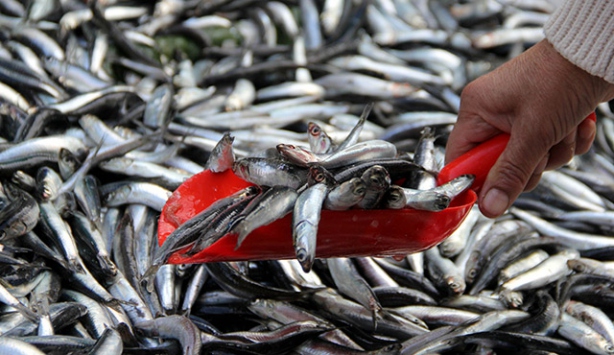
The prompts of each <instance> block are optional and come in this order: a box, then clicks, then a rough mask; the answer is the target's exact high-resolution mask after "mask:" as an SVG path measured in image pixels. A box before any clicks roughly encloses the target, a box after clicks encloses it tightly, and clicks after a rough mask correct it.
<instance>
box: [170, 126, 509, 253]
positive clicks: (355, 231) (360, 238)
mask: <svg viewBox="0 0 614 355" xmlns="http://www.w3.org/2000/svg"><path fill="white" fill-rule="evenodd" d="M508 140H509V136H508V135H499V136H497V137H495V138H493V139H491V140H489V141H487V142H484V143H482V144H481V145H479V146H478V147H476V148H474V149H473V150H471V151H469V152H467V153H465V154H464V155H463V156H461V157H459V158H458V159H456V160H454V161H453V162H452V163H450V164H448V165H447V166H445V167H444V168H443V169H442V171H441V172H440V174H439V176H438V183H439V184H441V183H445V182H447V181H450V180H451V179H453V178H455V177H458V176H460V175H463V174H473V175H475V176H476V179H475V181H474V183H473V186H472V190H468V191H466V192H464V193H463V194H461V195H460V196H458V197H457V198H455V199H454V200H453V201H452V203H451V204H450V206H449V207H448V208H446V209H445V210H443V211H440V212H428V211H419V210H414V209H402V210H389V209H387V210H361V209H353V210H348V211H329V210H323V211H322V215H321V220H320V225H319V228H318V242H317V248H316V257H318V258H330V257H341V256H343V257H356V256H391V255H405V254H410V253H414V252H417V251H421V250H424V249H428V248H430V247H432V246H434V245H436V244H438V243H439V242H441V241H442V240H444V239H445V238H446V237H448V236H449V235H450V234H451V233H452V232H453V231H454V230H455V229H456V228H457V227H458V226H459V224H460V223H461V222H462V221H463V219H464V218H465V217H466V216H467V213H469V210H470V209H471V207H472V206H473V204H474V203H475V201H476V199H477V196H476V194H475V191H477V190H479V188H480V187H481V186H482V184H483V183H484V180H485V179H486V176H487V175H488V172H489V171H490V169H491V167H492V166H493V165H494V163H495V162H496V160H497V158H498V157H499V155H500V154H501V152H502V151H503V149H505V146H506V144H507V142H508ZM250 185H251V183H248V182H246V181H244V180H242V179H240V178H238V177H237V176H236V175H234V174H233V172H232V171H226V172H224V173H219V174H215V173H212V172H211V171H208V170H206V171H203V172H202V173H199V174H197V175H194V176H193V177H191V178H190V179H189V180H187V181H186V182H184V183H183V184H182V185H181V186H179V188H178V189H177V190H175V192H174V193H173V195H172V196H171V197H170V198H169V199H168V201H167V203H166V205H165V206H164V208H163V210H162V214H161V216H160V220H159V225H158V242H159V243H160V245H162V243H164V240H165V239H166V237H167V236H168V235H169V234H170V233H172V232H173V231H174V230H175V228H177V227H178V226H179V225H180V224H181V223H183V222H185V221H187V220H188V219H190V218H191V217H192V216H194V215H196V214H198V213H199V212H200V211H202V210H204V209H205V208H207V207H208V206H209V205H210V204H211V203H213V202H214V201H216V200H218V199H220V198H223V197H226V196H228V195H230V194H232V193H234V192H236V191H238V190H241V189H243V188H245V187H247V186H250ZM236 242H237V236H236V235H234V234H228V235H226V236H224V237H222V238H221V239H220V240H218V241H217V242H216V243H214V244H213V245H211V246H210V247H208V248H206V249H205V250H203V251H201V252H200V253H198V254H195V255H193V256H192V257H189V258H188V257H184V256H182V255H181V253H182V251H179V252H177V253H175V254H173V255H172V256H171V257H170V259H169V263H171V264H183V263H203V262H214V261H244V260H272V259H293V258H295V257H296V256H295V252H294V248H293V246H292V216H291V215H287V216H286V217H284V218H282V219H280V220H277V221H275V222H273V223H271V224H269V225H267V226H263V227H260V228H259V229H257V230H255V231H254V232H252V233H251V234H250V235H248V236H247V238H246V239H245V241H244V242H243V244H241V247H240V248H238V249H237V250H235V245H236Z"/></svg>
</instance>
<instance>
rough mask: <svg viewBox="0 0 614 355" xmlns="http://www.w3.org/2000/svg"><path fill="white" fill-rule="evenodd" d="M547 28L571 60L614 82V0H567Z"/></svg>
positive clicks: (550, 38) (547, 37)
mask: <svg viewBox="0 0 614 355" xmlns="http://www.w3.org/2000/svg"><path fill="white" fill-rule="evenodd" d="M544 32H545V34H546V39H548V41H549V42H550V43H552V45H553V46H554V48H556V50H557V51H558V52H559V53H561V55H563V57H565V58H567V60H569V61H570V62H572V63H574V64H575V65H577V66H579V67H580V68H582V69H584V70H586V71H587V72H589V73H591V74H593V75H595V76H598V77H601V78H603V79H605V80H606V81H608V82H610V83H614V0H566V1H564V2H563V3H562V4H561V5H560V6H559V8H558V9H557V10H556V11H555V12H554V13H553V14H552V16H551V17H550V19H549V20H548V22H547V23H546V25H545V26H544Z"/></svg>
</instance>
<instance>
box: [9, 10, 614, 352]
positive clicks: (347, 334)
mask: <svg viewBox="0 0 614 355" xmlns="http://www.w3.org/2000/svg"><path fill="white" fill-rule="evenodd" d="M555 8H556V1H548V0H538V1H519V0H514V1H508V0H498V1H495V0H476V1H462V2H452V1H440V0H434V1H423V0H413V1H410V0H374V1H362V2H356V1H349V0H335V1H333V0H324V1H315V0H299V1H287V2H281V1H270V2H260V1H250V0H241V1H228V0H213V1H179V0H160V1H152V2H146V3H142V2H131V1H100V0H98V1H93V0H92V1H87V2H83V1H76V0H51V1H50V0H31V1H28V2H20V1H18V0H2V1H1V2H0V36H1V38H2V41H1V44H0V125H1V129H0V136H1V139H2V142H1V143H0V182H1V187H2V188H1V189H0V192H1V193H0V240H1V241H2V247H1V249H0V303H1V304H2V309H1V310H0V352H6V353H11V354H41V353H50V354H58V353H64V354H66V353H69V354H81V353H83V354H85V353H92V354H120V353H122V352H123V353H135V354H181V353H183V354H198V353H218V354H254V353H261V354H273V353H279V354H281V353H296V354H331V353H348V354H354V353H377V354H398V353H400V354H432V353H454V354H458V353H476V354H477V353H494V352H496V353H502V354H504V353H514V354H515V353H533V354H543V353H558V354H581V353H595V354H610V353H614V346H613V345H612V344H613V343H614V326H613V325H612V317H613V316H614V288H613V282H614V266H613V263H612V262H613V261H614V237H612V232H613V230H614V218H613V217H612V216H613V213H614V212H613V210H614V208H613V206H614V161H613V160H612V158H613V157H614V114H613V113H612V110H611V108H612V107H611V106H610V105H609V104H608V103H604V104H602V105H600V106H599V109H598V116H599V118H598V134H597V138H596V142H595V146H594V148H593V149H592V150H591V151H590V152H589V153H587V154H585V155H583V156H581V157H576V158H574V160H573V161H572V162H571V163H570V164H568V165H567V166H565V167H564V168H561V169H559V170H557V171H552V172H548V173H546V174H544V177H543V179H542V181H541V182H540V184H539V186H538V187H537V188H536V189H535V190H534V191H532V192H530V193H525V194H523V195H522V196H521V198H519V199H518V201H517V202H516V204H515V206H514V207H513V208H511V209H510V211H509V213H506V214H505V215H504V216H503V217H501V218H499V219H497V220H489V219H486V218H484V217H483V216H481V215H480V213H479V212H478V210H477V209H475V210H473V211H472V212H471V213H470V214H469V216H468V217H467V218H466V219H465V220H464V222H463V223H462V225H461V227H460V228H459V229H458V230H457V231H456V232H455V233H454V234H453V235H451V236H450V237H449V238H448V239H446V240H445V241H444V242H442V243H441V244H440V245H438V246H437V247H435V248H432V249H429V250H427V251H424V252H422V253H415V254H411V255H407V256H404V257H402V258H401V257H400V258H396V259H395V258H371V257H364V258H331V259H314V260H312V261H310V262H309V265H308V266H309V267H308V268H307V269H309V270H310V271H309V272H305V263H303V264H301V263H300V262H299V261H298V260H271V261H257V262H243V263H241V262H233V263H221V262H220V263H207V264H200V265H169V264H164V262H159V263H158V264H159V265H156V262H155V260H154V257H155V256H156V255H159V254H160V252H159V250H160V247H159V246H158V243H157V219H158V217H159V214H160V211H161V210H162V208H163V206H164V204H165V203H166V201H167V199H168V198H169V196H170V195H171V193H172V191H173V190H174V189H176V188H177V187H178V186H179V185H180V184H181V183H183V182H184V181H186V180H187V179H188V178H189V177H191V176H192V175H194V174H196V173H199V172H201V171H203V169H205V168H214V169H215V167H213V165H214V164H213V163H210V165H207V162H211V161H214V160H213V159H211V160H210V159H209V157H210V156H212V155H215V154H214V153H213V151H214V148H215V147H216V146H220V145H221V144H222V143H223V142H224V140H228V139H231V138H230V137H232V139H234V141H233V142H232V150H233V152H234V154H235V155H236V162H235V164H234V167H235V171H236V172H237V173H240V171H241V169H240V168H239V167H241V166H243V165H242V164H244V163H245V162H248V161H250V159H254V158H262V157H267V156H269V157H270V156H271V154H273V155H276V154H279V151H278V145H280V144H284V145H285V146H282V148H284V149H285V148H290V147H289V146H292V147H294V148H292V149H295V150H294V151H295V152H304V150H303V149H300V148H307V147H309V149H310V150H311V152H312V153H313V152H316V153H318V154H320V153H322V154H335V153H330V152H328V149H329V148H330V147H331V146H333V147H334V145H335V144H343V143H342V142H343V141H344V140H345V139H346V138H347V137H352V138H351V140H352V142H351V143H352V144H351V145H350V146H355V145H360V144H365V143H364V142H369V141H371V142H372V141H377V142H385V143H382V146H386V147H392V146H393V147H394V151H395V154H394V155H395V158H399V159H402V160H404V161H406V162H412V164H416V162H417V161H419V160H420V159H421V158H420V156H421V153H420V151H421V149H422V148H420V147H421V146H422V144H424V143H425V142H426V141H428V142H430V143H432V144H433V147H432V149H430V150H429V154H428V157H429V159H431V158H432V159H433V162H435V163H434V165H432V166H434V167H436V168H433V169H425V171H428V170H433V171H431V173H436V171H437V170H438V169H439V168H440V167H441V161H442V157H443V147H444V146H445V142H446V137H447V134H448V133H449V131H450V129H451V127H452V126H453V124H454V122H455V121H456V118H457V112H458V105H459V92H460V90H462V88H463V87H464V86H465V85H466V84H467V83H468V82H469V81H470V80H472V79H474V78H475V77H477V76H479V75H482V74H484V73H486V72H488V71H490V70H492V69H494V68H495V67H497V66H498V65H500V64H501V63H504V62H505V61H506V60H509V59H510V58H512V57H514V56H515V55H517V54H519V53H522V51H523V50H525V49H526V48H527V47H528V46H530V45H531V44H534V43H536V42H537V41H539V40H541V39H542V38H543V33H542V30H541V27H542V25H543V24H544V23H545V21H546V19H547V18H548V14H549V13H551V12H552V11H553V10H554V9H555ZM369 102H373V103H374V105H373V109H372V111H371V112H367V113H366V114H364V115H362V116H363V117H362V119H361V117H360V116H361V114H362V113H363V110H364V108H365V105H366V104H367V103H369ZM367 111H368V110H367ZM356 127H361V129H359V130H356V129H355V128H356ZM324 132H325V133H326V134H327V136H328V137H330V141H328V140H326V139H323V140H319V141H317V142H320V144H321V145H318V144H314V142H315V141H310V139H313V138H314V137H320V138H321V137H325V135H324ZM352 132H354V133H352ZM425 137H431V138H429V139H426V138H425ZM327 142H328V143H327ZM331 142H332V143H334V144H332V145H331V144H329V143H331ZM318 149H322V150H321V151H319V150H318ZM333 149H334V148H333ZM342 150H343V149H342ZM283 151H285V150H283ZM338 151H339V150H338ZM276 156H277V155H276ZM286 159H288V158H287V156H286ZM310 159H311V158H310ZM318 159H319V161H322V160H325V159H326V158H324V159H320V158H318ZM370 160H373V159H369V161H370ZM241 162H244V163H241ZM309 162H310V163H313V161H309ZM295 163H296V161H295ZM424 164H425V163H424V162H422V163H420V164H419V165H421V166H423V167H424V166H425V165H424ZM308 165H309V164H308ZM312 165H313V164H312ZM389 171H390V170H389ZM313 176H314V177H315V176H318V175H317V174H314V175H313ZM423 177H424V176H422V177H421V178H420V179H419V181H422V180H423V179H422V178H423ZM301 182H303V181H302V180H301ZM258 185H263V186H267V185H266V184H258ZM317 185H318V183H315V184H313V185H312V187H313V186H317ZM413 187H415V186H413ZM295 188H300V186H296V187H295ZM271 189H272V188H271ZM296 205H297V204H295V206H296ZM378 208H380V207H379V206H378ZM221 227H229V226H224V225H221ZM399 228H403V226H399ZM248 235H249V233H245V234H244V236H245V237H249V236H248ZM288 237H289V238H291V236H288ZM162 254H164V253H162ZM152 265H156V266H159V268H157V270H156V271H155V275H153V276H154V277H153V278H152V279H153V281H152V282H151V283H144V282H143V280H144V276H145V275H146V274H147V272H148V270H151V267H152Z"/></svg>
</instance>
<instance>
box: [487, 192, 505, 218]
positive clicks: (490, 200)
mask: <svg viewBox="0 0 614 355" xmlns="http://www.w3.org/2000/svg"><path fill="white" fill-rule="evenodd" d="M509 202H510V199H509V197H507V194H506V193H505V192H503V191H501V190H499V189H496V188H495V189H490V190H489V191H488V192H487V193H486V196H484V200H482V204H483V206H482V208H483V209H484V210H485V211H486V212H487V213H488V214H490V215H491V216H500V215H502V214H503V212H505V210H506V209H507V205H508V204H509Z"/></svg>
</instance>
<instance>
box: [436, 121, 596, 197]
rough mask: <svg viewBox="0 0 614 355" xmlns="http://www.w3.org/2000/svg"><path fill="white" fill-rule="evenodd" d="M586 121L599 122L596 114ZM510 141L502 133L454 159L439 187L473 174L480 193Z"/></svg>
mask: <svg viewBox="0 0 614 355" xmlns="http://www.w3.org/2000/svg"><path fill="white" fill-rule="evenodd" d="M585 120H591V121H593V122H595V121H597V115H596V114H595V112H591V113H590V114H589V115H588V116H586V118H585ZM509 140H510V135H509V134H507V133H501V134H499V135H497V136H494V137H493V138H491V139H489V140H487V141H485V142H483V143H481V144H480V145H478V146H476V147H475V148H473V149H471V150H470V151H468V152H466V153H465V154H463V155H461V156H460V157H458V158H456V159H454V160H453V161H452V162H450V163H449V164H448V165H446V166H444V167H443V169H441V171H440V172H439V174H438V175H437V185H441V184H445V183H446V182H448V181H450V180H452V179H454V178H457V177H459V176H461V175H465V174H473V175H475V180H474V181H473V185H471V188H472V189H473V191H475V192H478V191H479V190H480V189H481V188H482V185H483V184H484V181H485V180H486V177H487V176H488V173H489V172H490V169H492V167H493V166H494V165H495V163H496V162H497V159H499V156H500V155H501V153H503V150H504V149H505V147H506V146H507V142H508V141H509Z"/></svg>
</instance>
